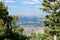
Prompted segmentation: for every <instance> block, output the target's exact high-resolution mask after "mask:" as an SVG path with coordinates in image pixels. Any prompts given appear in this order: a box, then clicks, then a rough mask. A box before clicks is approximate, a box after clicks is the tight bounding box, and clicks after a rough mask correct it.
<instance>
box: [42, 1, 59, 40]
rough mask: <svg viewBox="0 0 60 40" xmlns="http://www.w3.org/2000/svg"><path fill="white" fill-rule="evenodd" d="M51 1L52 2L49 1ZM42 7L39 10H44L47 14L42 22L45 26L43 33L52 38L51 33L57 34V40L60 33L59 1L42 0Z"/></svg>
mask: <svg viewBox="0 0 60 40" xmlns="http://www.w3.org/2000/svg"><path fill="white" fill-rule="evenodd" d="M51 2H52V3H51ZM42 5H43V8H41V10H43V11H45V12H46V13H48V14H49V15H46V16H45V18H46V19H45V20H44V21H43V23H44V24H45V25H44V26H45V27H48V29H45V34H47V35H49V36H51V37H52V39H53V35H56V36H57V39H58V40H59V37H60V35H59V33H60V10H59V9H60V1H56V0H54V1H52V0H43V3H42Z"/></svg>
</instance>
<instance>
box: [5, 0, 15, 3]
mask: <svg viewBox="0 0 60 40" xmlns="http://www.w3.org/2000/svg"><path fill="white" fill-rule="evenodd" d="M5 2H6V3H15V1H14V0H6V1H5Z"/></svg>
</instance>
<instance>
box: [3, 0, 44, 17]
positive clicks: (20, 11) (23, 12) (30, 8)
mask: <svg viewBox="0 0 60 40" xmlns="http://www.w3.org/2000/svg"><path fill="white" fill-rule="evenodd" d="M4 4H5V5H7V6H8V11H9V15H18V16H23V17H24V16H32V17H34V16H36V17H43V16H44V13H43V12H42V11H41V10H40V9H39V8H41V7H42V0H4Z"/></svg>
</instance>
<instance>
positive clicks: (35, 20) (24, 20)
mask: <svg viewBox="0 0 60 40" xmlns="http://www.w3.org/2000/svg"><path fill="white" fill-rule="evenodd" d="M43 19H44V18H42V17H19V19H18V21H17V25H20V26H38V27H41V26H42V22H40V20H43Z"/></svg>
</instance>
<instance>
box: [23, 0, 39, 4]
mask: <svg viewBox="0 0 60 40" xmlns="http://www.w3.org/2000/svg"><path fill="white" fill-rule="evenodd" d="M23 3H24V4H37V3H40V2H39V1H38V0H32V1H23Z"/></svg>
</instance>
